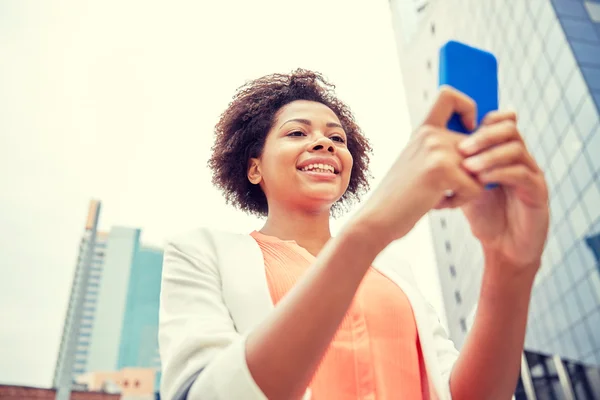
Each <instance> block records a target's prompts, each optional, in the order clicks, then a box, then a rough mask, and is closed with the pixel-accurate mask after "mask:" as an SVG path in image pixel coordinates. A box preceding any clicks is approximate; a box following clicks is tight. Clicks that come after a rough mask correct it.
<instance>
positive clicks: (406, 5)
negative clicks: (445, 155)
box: [390, 0, 600, 366]
mask: <svg viewBox="0 0 600 400" xmlns="http://www.w3.org/2000/svg"><path fill="white" fill-rule="evenodd" d="M390 7H391V13H392V19H393V24H394V30H395V34H396V39H397V43H398V50H399V56H400V63H401V67H402V74H403V79H404V86H405V90H406V96H407V100H408V106H409V113H410V117H411V122H412V125H413V127H416V126H417V125H418V124H419V123H420V122H421V121H422V119H423V117H424V115H425V112H426V111H427V110H428V108H429V106H430V105H431V104H432V101H433V100H434V98H435V96H436V92H437V81H438V54H439V49H440V47H441V46H442V45H443V44H444V43H445V42H446V41H448V40H450V39H454V40H459V41H462V42H465V43H467V44H470V45H472V46H476V47H479V48H482V49H485V50H488V51H491V52H492V53H493V54H494V55H495V56H496V57H497V59H498V67H499V89H500V106H501V108H507V107H512V108H514V109H515V110H517V112H518V115H519V122H518V126H519V128H520V130H521V132H522V134H523V135H524V138H525V141H526V143H527V145H528V147H529V149H530V151H531V152H532V153H533V155H534V157H535V158H536V160H537V162H538V163H539V165H540V166H541V168H542V169H543V170H544V172H545V174H546V177H547V180H548V184H549V190H550V200H551V205H550V208H551V214H552V215H551V226H550V233H549V239H548V243H547V249H546V251H545V253H544V255H543V262H542V268H541V270H540V272H539V274H538V276H537V278H536V281H535V287H534V291H533V297H532V303H531V308H530V315H529V321H528V330H527V337H526V350H528V351H531V352H535V353H544V354H556V355H559V356H560V358H562V359H563V360H564V359H566V360H572V361H576V362H578V363H582V364H585V365H595V366H598V365H600V275H599V268H598V265H599V264H598V263H599V254H600V236H599V234H600V176H599V171H600V156H599V155H600V124H599V117H598V113H599V107H600V3H599V2H598V1H583V0H552V1H550V0H528V1H521V0H513V1H505V0H484V1H481V0H443V1H442V0H439V1H428V2H427V1H410V0H391V1H390ZM429 221H430V225H431V231H432V236H433V240H434V247H435V252H436V258H437V264H438V269H439V276H440V281H441V286H442V292H443V298H444V302H445V308H446V314H447V319H448V326H449V330H450V334H451V337H452V339H453V340H454V342H455V343H456V345H457V346H458V347H459V348H460V347H461V346H462V345H463V343H464V340H465V337H466V334H467V331H468V329H469V326H470V325H471V323H472V319H473V316H474V310H475V308H476V304H477V299H478V296H479V290H480V283H481V277H482V268H483V255H482V251H481V248H480V246H479V243H478V242H477V241H476V240H475V239H474V238H473V236H472V235H471V233H470V229H469V226H468V224H467V222H466V220H465V219H464V217H463V215H462V214H461V212H460V211H458V210H444V211H439V212H437V211H436V212H432V213H431V214H430V216H429Z"/></svg>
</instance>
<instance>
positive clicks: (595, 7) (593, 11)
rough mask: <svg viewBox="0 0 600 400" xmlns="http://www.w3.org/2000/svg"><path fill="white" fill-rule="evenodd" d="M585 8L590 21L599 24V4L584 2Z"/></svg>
mask: <svg viewBox="0 0 600 400" xmlns="http://www.w3.org/2000/svg"><path fill="white" fill-rule="evenodd" d="M585 8H587V12H588V14H589V16H590V19H591V20H592V21H594V22H600V3H596V2H593V1H586V2H585Z"/></svg>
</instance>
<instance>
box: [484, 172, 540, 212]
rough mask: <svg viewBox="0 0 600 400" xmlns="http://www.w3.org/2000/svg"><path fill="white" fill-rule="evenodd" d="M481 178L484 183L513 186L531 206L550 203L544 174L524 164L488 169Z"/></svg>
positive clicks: (518, 194) (522, 199)
mask: <svg viewBox="0 0 600 400" xmlns="http://www.w3.org/2000/svg"><path fill="white" fill-rule="evenodd" d="M479 180H480V182H482V183H484V184H485V183H499V184H500V185H502V186H503V187H512V188H513V189H514V190H515V192H516V193H517V196H518V197H519V198H520V199H521V201H523V202H524V203H525V204H527V205H529V206H531V207H543V206H547V204H548V189H547V187H546V184H545V181H544V176H543V175H542V174H541V173H540V172H534V171H532V170H531V169H530V168H528V167H527V166H525V165H523V164H517V165H509V166H506V167H501V168H496V169H493V170H490V171H486V172H484V173H482V174H480V175H479Z"/></svg>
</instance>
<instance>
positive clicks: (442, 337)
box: [425, 301, 459, 399]
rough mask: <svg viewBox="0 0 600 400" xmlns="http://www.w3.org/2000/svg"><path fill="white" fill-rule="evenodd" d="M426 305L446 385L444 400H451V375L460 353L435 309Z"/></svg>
mask: <svg viewBox="0 0 600 400" xmlns="http://www.w3.org/2000/svg"><path fill="white" fill-rule="evenodd" d="M425 304H426V306H427V313H428V319H429V325H430V326H431V328H432V333H433V340H434V343H435V352H436V356H437V360H438V366H439V369H440V374H441V376H442V380H443V384H444V388H443V389H444V391H445V393H444V394H443V396H442V398H444V399H451V398H452V394H451V392H450V375H451V373H452V368H453V367H454V363H455V362H456V360H457V359H458V354H459V353H458V350H457V349H456V346H454V342H453V341H452V340H450V336H449V335H448V332H447V331H446V328H444V325H442V322H441V321H440V318H439V316H438V314H437V312H436V310H435V308H434V307H433V306H432V305H431V304H430V303H429V302H427V301H426V302H425Z"/></svg>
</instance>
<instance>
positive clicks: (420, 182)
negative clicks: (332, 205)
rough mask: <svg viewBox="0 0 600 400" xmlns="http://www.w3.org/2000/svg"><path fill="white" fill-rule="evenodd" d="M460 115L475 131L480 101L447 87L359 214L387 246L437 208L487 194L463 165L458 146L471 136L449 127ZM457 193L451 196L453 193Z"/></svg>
mask: <svg viewBox="0 0 600 400" xmlns="http://www.w3.org/2000/svg"><path fill="white" fill-rule="evenodd" d="M454 113H458V114H459V115H460V116H461V120H462V121H463V124H464V125H465V126H466V127H467V128H469V129H475V125H476V122H475V120H476V115H477V112H476V105H475V103H474V102H473V100H472V99H470V98H469V97H467V96H466V95H464V94H462V93H460V92H458V91H457V90H455V89H452V88H449V87H443V88H442V89H441V90H440V92H439V95H438V98H437V100H436V101H435V103H434V104H433V106H432V108H431V111H430V112H429V114H428V116H427V118H426V119H425V121H424V122H423V124H422V125H421V126H420V127H419V128H418V129H417V130H416V131H415V132H414V134H413V135H412V137H411V139H410V140H409V142H408V144H407V145H406V147H405V148H404V150H403V151H402V153H401V154H400V156H399V157H398V158H397V160H396V161H395V162H394V164H393V165H392V167H391V169H390V170H389V171H388V173H387V174H386V176H385V177H384V178H383V180H382V182H381V184H380V185H379V186H378V187H377V188H376V189H375V190H374V192H373V194H372V195H371V197H370V198H369V199H368V200H367V201H366V203H365V204H364V206H363V207H362V208H361V209H360V210H359V211H358V212H357V214H356V215H355V218H354V219H353V223H354V224H357V225H360V227H361V228H366V229H364V230H363V229H361V228H359V227H358V226H356V228H359V229H360V230H361V231H363V232H365V234H366V235H368V237H369V238H370V240H375V241H377V242H378V243H377V244H378V245H380V246H378V247H381V248H384V247H385V246H387V245H388V244H389V243H391V242H392V241H394V240H396V239H399V238H401V237H403V236H404V235H406V234H407V233H408V232H409V231H410V230H411V229H412V228H413V226H414V225H415V224H416V223H417V222H418V221H419V219H421V217H422V216H423V215H425V214H426V213H427V212H428V211H429V210H431V209H432V208H453V207H459V206H461V205H462V204H464V203H466V202H468V201H470V200H471V199H473V198H474V197H477V196H478V195H480V194H481V193H482V191H483V190H484V187H483V185H482V184H481V183H479V182H478V181H477V179H476V178H475V177H473V176H472V175H471V174H470V173H469V172H468V171H466V170H465V169H464V168H463V167H461V163H462V161H463V160H464V158H465V157H464V156H463V155H461V153H460V152H459V150H458V144H459V143H460V142H461V141H462V140H464V139H465V138H466V137H468V136H466V135H463V134H460V133H456V132H453V131H449V130H448V129H446V125H447V123H448V120H449V119H450V118H451V116H452V115H453V114H454ZM450 192H451V193H452V195H450V196H448V193H450Z"/></svg>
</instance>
